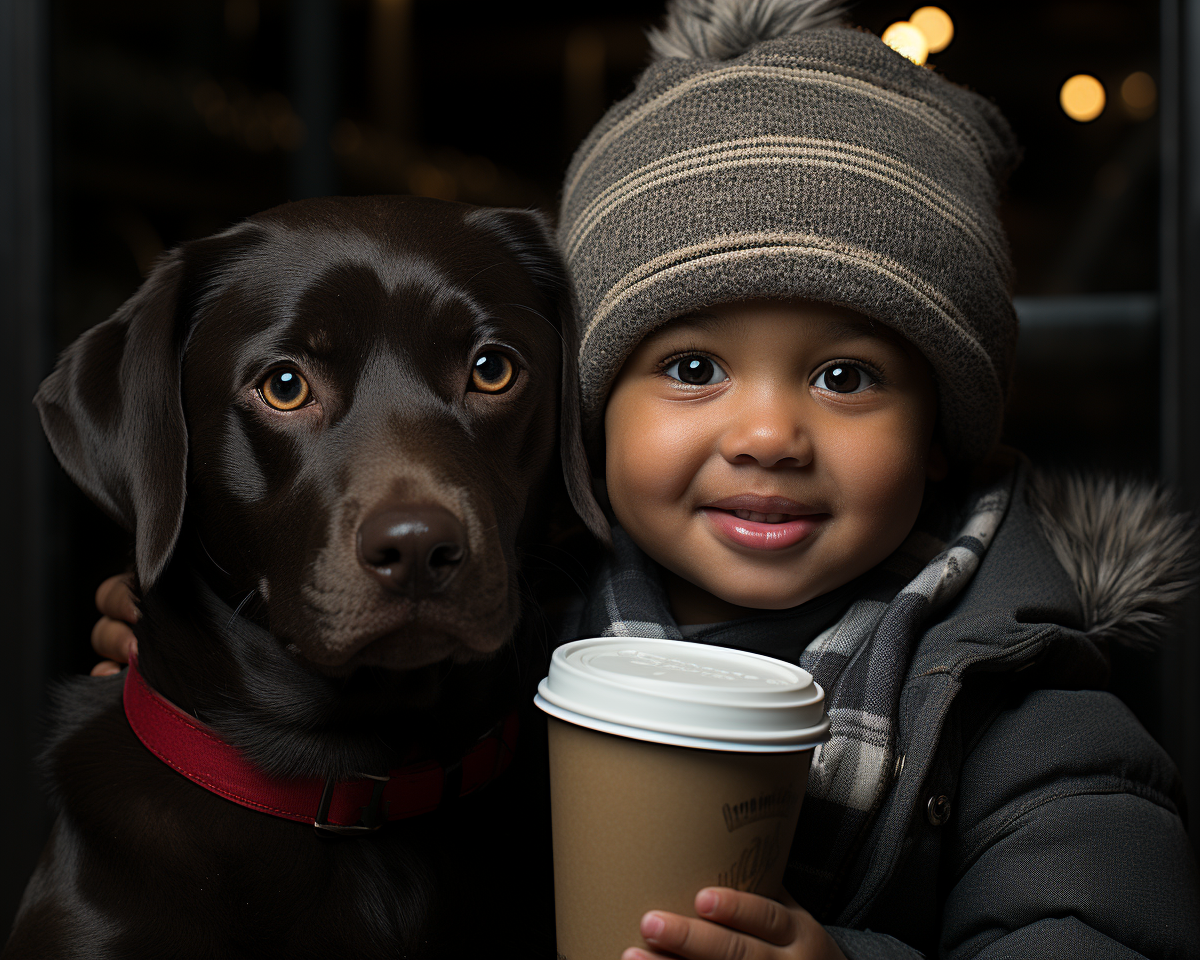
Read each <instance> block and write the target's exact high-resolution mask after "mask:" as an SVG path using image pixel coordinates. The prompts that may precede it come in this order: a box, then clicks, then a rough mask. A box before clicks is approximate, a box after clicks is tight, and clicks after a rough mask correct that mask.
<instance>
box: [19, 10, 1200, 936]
mask: <svg viewBox="0 0 1200 960" xmlns="http://www.w3.org/2000/svg"><path fill="white" fill-rule="evenodd" d="M919 5H920V4H919V3H917V2H910V3H892V2H873V0H863V2H861V3H859V4H857V5H856V6H855V8H854V18H855V19H856V20H857V21H858V22H859V23H860V24H862V25H863V26H864V27H866V28H868V29H870V30H872V31H873V32H875V33H881V32H882V31H883V29H884V28H885V27H886V26H887V25H888V24H889V23H891V22H893V21H895V20H903V19H906V18H907V16H908V15H909V14H910V13H911V12H912V10H913V9H914V8H915V7H916V6H919ZM941 6H942V7H943V8H944V9H945V10H947V12H949V13H950V15H951V16H952V17H953V18H954V21H955V25H956V36H955V38H954V40H953V42H952V43H951V44H950V46H949V47H948V48H947V49H946V50H945V51H943V52H941V53H938V54H935V55H933V56H932V57H931V58H930V64H931V67H932V68H933V69H937V70H938V71H940V72H942V73H943V74H944V75H945V76H947V77H949V78H950V79H951V80H954V81H956V82H958V83H961V84H965V85H967V86H969V87H972V88H974V89H976V90H978V91H980V92H982V93H984V94H986V95H987V96H990V97H992V98H993V99H994V100H995V101H996V102H997V103H998V104H999V105H1000V107H1001V108H1002V110H1003V111H1004V113H1005V114H1006V115H1007V116H1008V118H1009V120H1010V121H1011V123H1012V125H1013V126H1014V128H1015V129H1016V132H1017V134H1018V137H1019V138H1020V140H1021V141H1022V143H1023V144H1024V146H1025V158H1024V161H1023V163H1022V165H1021V167H1020V168H1019V169H1018V171H1017V172H1016V173H1015V175H1014V176H1013V178H1012V181H1011V184H1010V187H1009V191H1008V194H1007V196H1006V199H1005V204H1004V209H1003V216H1004V220H1005V222H1006V224H1007V227H1008V230H1009V235H1010V238H1011V241H1012V247H1013V254H1014V259H1015V263H1016V270H1017V286H1016V294H1017V296H1018V309H1019V312H1020V314H1021V316H1022V324H1023V329H1022V340H1021V348H1020V355H1019V362H1018V369H1017V374H1016V380H1015V384H1014V390H1013V395H1012V401H1011V404H1010V410H1009V418H1008V431H1007V439H1008V441H1009V442H1011V443H1012V444H1014V445H1015V446H1018V447H1020V448H1021V449H1023V450H1025V451H1026V452H1027V453H1029V454H1030V455H1031V456H1032V457H1033V458H1034V459H1035V460H1037V461H1038V462H1040V463H1043V464H1049V465H1056V466H1068V467H1101V468H1105V469H1109V470H1114V471H1117V472H1119V473H1122V474H1125V475H1134V476H1139V477H1146V478H1159V477H1162V478H1164V479H1166V480H1168V481H1170V482H1172V483H1174V484H1175V485H1176V486H1177V487H1178V488H1179V489H1180V491H1181V497H1182V499H1183V500H1184V502H1186V503H1193V502H1195V500H1196V497H1194V496H1193V494H1192V491H1193V489H1194V487H1195V484H1196V480H1197V474H1196V471H1195V470H1194V469H1193V468H1192V465H1191V461H1190V458H1191V457H1193V456H1194V453H1193V451H1192V448H1193V447H1194V446H1195V445H1194V443H1191V442H1188V441H1190V439H1191V436H1192V432H1193V431H1194V428H1195V426H1196V424H1197V419H1200V417H1198V415H1197V414H1198V411H1197V407H1196V404H1195V403H1194V397H1192V396H1191V395H1190V392H1189V391H1190V390H1191V389H1192V388H1191V387H1190V386H1189V383H1190V377H1188V376H1187V373H1188V371H1189V369H1190V367H1191V360H1192V359H1196V360H1198V361H1200V357H1194V354H1195V345H1194V344H1192V343H1191V341H1190V339H1189V338H1190V337H1192V336H1193V334H1192V333H1190V331H1192V330H1194V329H1196V323H1195V322H1193V321H1194V320H1195V318H1194V317H1192V314H1193V313H1194V312H1195V309H1194V308H1195V306H1196V300H1195V297H1194V296H1193V293H1192V291H1191V289H1190V286H1189V284H1190V283H1191V280H1190V271H1187V270H1183V269H1181V267H1180V265H1181V264H1188V263H1190V262H1194V261H1193V259H1191V251H1192V250H1193V249H1194V243H1195V234H1196V230H1195V229H1194V227H1195V223H1194V221H1195V219H1196V218H1195V217H1194V216H1189V215H1188V214H1187V212H1186V211H1188V210H1190V209H1191V206H1189V200H1190V198H1191V191H1192V190H1194V187H1193V180H1192V178H1191V177H1189V176H1188V164H1189V162H1190V161H1191V158H1192V152H1191V146H1192V140H1191V137H1192V134H1191V131H1192V122H1191V121H1190V120H1189V117H1190V112H1189V111H1192V110H1194V109H1195V106H1196V103H1197V100H1200V98H1193V97H1192V96H1191V94H1190V92H1189V91H1190V88H1189V84H1190V83H1192V82H1194V81H1193V79H1192V78H1191V77H1190V76H1189V75H1186V73H1185V71H1184V70H1182V68H1181V63H1183V62H1185V61H1184V59H1183V57H1184V53H1183V52H1184V51H1186V50H1189V49H1192V46H1194V45H1193V44H1192V43H1191V41H1190V40H1189V34H1188V30H1189V29H1192V28H1194V25H1195V23H1196V20H1195V18H1193V17H1192V15H1191V10H1192V5H1191V4H1190V3H1188V2H1186V0H1164V2H1163V5H1162V7H1161V9H1160V7H1159V5H1158V4H1155V3H1153V2H1146V0H1093V2H1076V0H1046V2H1036V3H1035V2H1019V0H1013V2H1009V3H1007V4H981V3H978V2H977V0H976V2H967V0H957V2H955V0H945V2H944V3H942V4H941ZM556 7H557V12H550V13H547V12H545V10H544V9H543V5H542V4H521V3H508V4H499V3H494V2H489V3H466V2H450V0H340V2H339V0H291V2H285V0H172V2H170V3H164V2H162V0H106V2H104V3H96V2H95V0H57V2H53V3H50V2H39V0H0V67H2V68H3V71H4V72H3V75H2V76H0V120H2V121H3V129H2V130H0V184H3V187H2V189H3V191H4V193H3V198H2V200H0V243H2V244H3V246H2V247H0V250H3V255H2V257H0V269H3V271H4V279H5V281H6V284H7V286H6V287H5V288H4V289H5V290H6V291H7V294H6V302H5V303H4V304H3V317H4V323H5V337H6V341H5V342H6V343H8V344H9V348H8V350H7V355H6V356H5V357H3V358H0V362H3V363H4V364H5V367H4V370H5V377H4V378H3V380H4V389H5V391H6V392H5V400H4V403H5V407H4V413H5V417H4V418H3V419H4V420H5V421H6V423H5V425H4V430H5V433H4V434H3V436H2V437H0V444H2V446H0V449H4V450H5V451H7V452H6V453H5V454H4V457H5V459H6V460H7V461H8V463H7V465H6V466H5V467H4V471H5V472H4V474H3V482H4V486H3V488H2V490H0V492H2V493H3V497H4V501H3V505H2V508H0V512H2V513H4V514H6V516H5V519H4V523H5V526H4V528H3V530H4V536H5V539H6V546H8V547H9V549H7V550H6V551H5V553H6V557H5V564H6V566H5V568H4V574H3V577H2V578H0V579H2V580H3V584H4V591H5V592H4V599H3V604H4V607H5V609H6V610H7V611H12V619H11V628H10V631H9V632H8V636H7V638H6V641H5V642H6V644H7V646H6V648H5V650H6V653H8V654H9V657H8V660H9V666H10V670H9V672H8V674H7V676H6V677H5V678H4V679H3V680H0V683H3V686H2V687H0V711H2V712H0V720H3V722H4V729H5V730H6V735H5V737H3V738H0V739H2V742H3V751H4V752H3V753H2V754H0V786H2V787H3V790H0V797H2V801H0V802H2V803H3V806H0V816H3V822H4V823H5V830H4V833H3V836H4V839H3V840H0V849H3V850H4V851H5V853H4V856H3V857H2V858H0V930H5V929H7V926H8V920H9V918H10V917H11V915H12V912H13V910H14V909H15V904H16V900H17V897H18V896H19V893H20V890H21V889H22V888H23V886H24V883H25V880H26V878H27V877H28V874H29V871H30V869H31V868H32V862H33V858H34V857H35V856H36V851H37V850H38V849H39V848H40V846H41V843H42V842H43V838H44V834H45V830H46V828H47V825H48V818H47V813H46V811H45V807H44V803H43V802H42V801H41V799H40V794H39V793H38V792H37V789H36V785H35V783H34V777H33V773H32V767H31V763H30V757H31V755H32V754H33V752H34V750H35V744H36V742H37V739H38V738H39V737H40V735H41V730H40V718H41V717H42V716H43V715H44V706H45V687H46V682H47V681H48V680H49V679H50V678H52V677H54V676H60V675H63V674H65V673H71V672H85V671H87V670H88V669H90V667H91V665H92V663H93V662H94V657H93V656H92V654H91V652H90V648H89V645H88V633H89V631H90V628H91V624H92V622H93V620H94V619H95V612H94V608H93V606H92V592H93V590H94V589H95V587H96V585H97V584H98V583H99V581H100V580H101V579H103V578H104V577H105V576H107V575H109V574H111V573H113V572H117V571H119V570H121V569H123V568H124V566H125V565H126V563H127V562H128V558H129V542H128V537H127V536H126V535H125V534H124V533H123V532H122V531H120V530H119V529H118V528H116V527H115V526H114V525H113V524H111V523H110V522H109V521H107V520H106V519H105V518H104V517H103V516H101V515H100V514H99V512H98V511H97V510H96V509H95V508H94V507H92V506H91V504H90V503H88V502H87V501H86V500H85V499H84V498H83V497H82V495H81V494H79V493H78V492H77V491H76V490H75V489H74V488H73V487H72V486H71V484H70V483H69V481H67V480H66V478H65V476H64V475H63V474H62V472H61V471H60V470H59V469H58V467H57V466H56V465H54V464H53V462H52V461H51V460H50V458H49V455H48V452H47V449H46V446H45V443H44V441H43V440H42V439H41V435H40V430H39V429H38V427H37V424H36V418H35V417H33V416H32V411H31V408H30V405H29V400H30V398H31V396H32V394H33V392H34V390H35V389H36V385H37V382H38V381H39V380H40V379H41V377H42V376H44V375H45V374H46V373H47V372H48V371H49V368H50V365H51V363H52V360H53V356H54V354H55V353H57V351H59V350H61V349H62V348H63V347H64V346H66V344H68V343H69V342H70V341H71V340H73V339H74V338H75V337H76V336H77V335H78V334H79V333H80V332H81V331H83V330H84V329H86V328H87V327H89V326H91V325H92V324H94V323H97V322H99V321H101V320H103V319H105V318H106V317H107V316H108V315H109V314H110V313H112V311H113V310H115V309H116V307H117V306H118V305H119V304H120V303H121V302H122V301H123V300H124V299H125V298H126V297H128V296H129V295H130V294H131V293H132V292H133V291H134V290H135V289H136V287H137V285H138V284H139V282H140V280H141V278H142V277H143V276H144V275H145V273H146V271H147V270H148V268H149V267H150V265H151V264H152V263H153V262H154V259H155V257H156V256H158V254H160V253H161V252H162V251H163V250H164V249H167V248H169V247H171V246H172V245H174V244H176V243H179V242H180V241H183V240H187V239H190V238H194V237H198V236H203V235H206V234H209V233H212V232H214V231H217V230H220V229H222V228H223V227H225V226H228V225H229V224H231V223H234V222H236V221H237V220H239V219H241V218H242V217H245V216H247V215H249V214H251V213H254V212H256V211H259V210H262V209H264V208H267V207H270V206H273V205H275V204H278V203H282V202H285V201H287V200H289V199H297V198H300V197H304V196H313V195H322V194H333V193H346V194H370V193H396V192H399V193H416V194H423V195H429V196H438V197H445V198H451V199H459V200H466V201H470V202H474V203H481V204H495V205H504V206H537V207H541V208H543V209H547V210H553V209H554V208H555V205H556V198H557V190H558V182H559V179H560V177H561V175H562V173H563V171H564V169H565V167H566V164H567V161H568V160H569V158H570V155H571V152H572V150H573V149H574V147H575V145H576V144H577V143H578V142H579V140H580V139H581V138H582V136H583V135H584V134H585V133H586V132H587V130H588V129H589V127H590V126H591V125H592V124H593V123H594V122H595V120H597V119H598V118H599V116H600V115H601V113H602V112H603V110H604V109H605V107H606V105H607V104H608V103H610V102H611V101H612V100H613V99H615V98H617V97H619V96H621V95H623V94H624V93H626V92H628V91H629V90H630V89H631V88H632V83H633V79H634V77H635V76H636V74H637V73H638V71H639V70H640V68H641V67H642V66H643V65H644V63H645V61H646V54H647V45H646V42H645V37H644V32H645V29H646V27H647V26H649V25H650V24H651V23H652V22H653V20H654V18H655V17H656V16H657V15H658V14H659V12H660V10H661V2H660V0H654V2H639V0H611V2H605V3H601V2H594V0H576V2H573V3H571V4H558V5H556ZM1196 45H1200V44H1196ZM1134 71H1144V72H1146V73H1148V74H1150V76H1151V77H1153V78H1154V80H1155V81H1156V83H1157V85H1158V93H1159V99H1158V103H1157V104H1156V105H1154V106H1153V107H1151V108H1149V109H1142V110H1133V109H1130V108H1129V107H1128V106H1127V105H1125V104H1124V103H1123V102H1122V100H1121V97H1120V95H1119V89H1120V86H1121V84H1122V82H1123V81H1124V79H1125V78H1126V77H1128V75H1129V74H1131V73H1133V72H1134ZM1080 72H1086V73H1090V74H1092V75H1094V76H1096V77H1097V78H1098V79H1100V80H1101V81H1102V82H1103V84H1104V85H1105V88H1106V90H1107V93H1108V106H1107V108H1106V110H1105V112H1104V113H1103V114H1102V115H1101V116H1100V117H1099V118H1098V119H1097V120H1095V121H1093V122H1091V123H1086V124H1084V123H1079V122H1076V121H1074V120H1071V119H1069V118H1068V117H1067V116H1066V115H1065V114H1064V113H1063V111H1062V110H1061V109H1060V107H1059V104H1058V91H1059V88H1060V86H1061V85H1062V83H1063V81H1064V80H1066V79H1067V77H1069V76H1071V75H1073V74H1075V73H1080ZM1192 206H1194V204H1193V205H1192ZM1181 210H1182V211H1184V212H1183V213H1180V211H1181ZM1189 318H1191V319H1189ZM1189 350H1190V351H1191V352H1189ZM1189 618H1190V619H1189ZM1180 624H1181V626H1180V629H1179V635H1180V636H1179V638H1178V639H1177V640H1176V641H1175V642H1173V643H1172V644H1171V645H1170V646H1168V647H1167V648H1165V650H1164V651H1161V652H1157V653H1145V652H1140V653H1135V652H1127V651H1119V652H1118V653H1117V654H1116V670H1115V672H1114V689H1115V690H1116V692H1117V693H1118V694H1119V695H1120V696H1122V697H1123V698H1124V699H1125V700H1126V702H1128V703H1129V704H1130V705H1131V706H1132V707H1133V709H1134V710H1135V711H1136V712H1137V713H1138V714H1139V716H1140V717H1141V718H1142V720H1143V722H1144V723H1145V724H1146V725H1147V726H1148V727H1149V728H1150V730H1151V731H1152V732H1153V733H1155V735H1156V736H1158V737H1159V738H1160V739H1161V740H1163V742H1164V743H1165V744H1166V745H1167V746H1168V749H1170V750H1171V752H1172V753H1173V755H1174V756H1175V757H1176V759H1177V762H1179V763H1180V765H1181V767H1182V768H1183V770H1184V773H1185V777H1186V778H1187V779H1188V782H1189V785H1190V787H1191V790H1192V793H1193V794H1194V795H1195V794H1197V793H1198V792H1200V782H1198V780H1197V773H1198V771H1200V760H1198V758H1197V735H1196V731H1197V727H1198V717H1197V713H1196V708H1195V705H1194V702H1193V701H1194V698H1192V697H1191V696H1190V693H1191V690H1192V689H1194V684H1195V682H1196V681H1197V680H1200V669H1197V663H1198V662H1200V661H1198V658H1197V655H1196V652H1195V650H1194V649H1193V648H1194V647H1195V641H1196V639H1197V637H1196V636H1195V634H1196V629H1195V618H1194V616H1193V615H1192V614H1191V613H1190V612H1189V613H1187V614H1185V615H1184V616H1183V617H1181V620H1180Z"/></svg>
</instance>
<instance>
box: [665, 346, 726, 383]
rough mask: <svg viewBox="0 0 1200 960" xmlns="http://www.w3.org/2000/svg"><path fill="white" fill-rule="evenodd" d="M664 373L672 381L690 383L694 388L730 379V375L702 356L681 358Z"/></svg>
mask: <svg viewBox="0 0 1200 960" xmlns="http://www.w3.org/2000/svg"><path fill="white" fill-rule="evenodd" d="M663 373H665V374H666V375H667V376H668V377H670V378H671V379H672V380H678V381H679V382H680V383H690V384H692V385H694V386H708V385H709V384H713V383H720V382H721V381H722V380H728V379H729V374H727V373H726V372H725V371H724V370H722V369H721V367H720V366H719V365H718V364H717V363H715V362H714V361H712V360H711V359H709V358H708V357H706V356H703V355H702V354H690V355H689V356H686V357H680V358H679V359H678V360H672V361H671V362H670V363H669V364H667V366H666V367H664V368H663Z"/></svg>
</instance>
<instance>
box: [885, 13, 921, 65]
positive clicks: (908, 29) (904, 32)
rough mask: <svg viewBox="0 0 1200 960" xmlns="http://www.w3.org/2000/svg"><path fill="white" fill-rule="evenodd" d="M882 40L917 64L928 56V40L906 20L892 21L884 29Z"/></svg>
mask: <svg viewBox="0 0 1200 960" xmlns="http://www.w3.org/2000/svg"><path fill="white" fill-rule="evenodd" d="M883 42H884V43H886V44H887V45H888V46H889V47H891V48H892V49H893V50H895V51H896V52H897V53H898V54H900V55H901V56H902V57H908V59H909V60H911V61H912V62H913V63H915V64H917V66H920V65H921V64H923V63H924V62H925V61H926V60H927V59H928V58H929V41H927V40H926V39H925V34H923V33H922V32H921V31H920V30H918V29H917V28H916V27H914V26H913V25H912V24H911V23H909V22H908V21H907V20H900V21H899V22H897V23H893V24H892V25H891V26H890V27H888V28H887V29H886V30H884V31H883Z"/></svg>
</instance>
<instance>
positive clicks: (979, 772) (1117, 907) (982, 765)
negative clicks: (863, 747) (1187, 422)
mask: <svg viewBox="0 0 1200 960" xmlns="http://www.w3.org/2000/svg"><path fill="white" fill-rule="evenodd" d="M1021 472H1022V474H1023V475H1022V476H1021V477H1020V478H1019V480H1018V485H1017V489H1016V491H1015V496H1014V499H1013V502H1012V504H1011V505H1010V507H1009V512H1008V514H1007V516H1006V517H1005V519H1004V521H1003V524H1002V526H1001V528H1000V530H999V531H998V532H997V535H996V539H995V541H994V542H993V544H992V546H991V548H990V549H989V550H988V552H987V554H986V556H985V558H984V560H983V562H982V564H981V566H980V568H979V570H978V572H977V573H976V575H975V577H974V579H973V580H972V582H971V583H970V585H969V587H968V588H967V589H966V590H965V591H964V592H963V594H962V596H961V597H959V598H958V601H957V603H955V604H954V606H953V607H952V608H951V609H950V611H949V613H948V614H947V615H946V616H944V617H942V618H941V619H940V621H939V622H937V623H936V624H934V625H932V626H931V627H930V628H929V629H928V630H927V631H926V633H925V635H924V637H923V638H922V640H921V642H920V644H919V645H918V647H917V649H916V651H915V654H914V656H913V659H912V662H911V665H910V667H909V670H908V674H907V678H906V681H905V684H904V688H903V693H902V695H901V699H900V708H899V726H898V738H899V754H900V759H899V760H898V762H897V765H896V768H897V769H896V775H895V782H894V785H893V786H892V789H891V790H890V792H889V794H888V796H887V799H886V800H885V802H884V804H883V806H882V808H881V809H880V811H879V814H878V817H877V819H876V820H875V823H874V826H873V828H872V833H871V835H870V836H869V838H868V839H867V841H866V842H865V843H864V844H863V845H862V847H861V848H860V850H859V852H858V854H857V856H856V860H855V864H854V868H853V869H852V871H851V872H850V875H849V877H848V879H847V881H846V882H845V883H844V884H843V885H842V886H843V888H844V889H843V891H842V892H841V893H840V894H839V897H838V901H837V902H838V906H837V908H836V910H835V912H836V916H835V917H830V918H827V919H828V921H829V923H830V932H831V933H832V934H833V936H834V938H835V939H836V940H837V941H838V942H839V944H840V945H841V947H842V949H843V951H844V952H845V953H846V955H847V956H848V957H849V958H850V960H869V958H911V957H916V956H919V955H921V954H924V955H926V956H930V957H933V956H941V957H950V958H960V957H961V958H965V957H983V958H1000V957H1082V958H1087V960H1102V958H1118V957H1120V958H1127V957H1135V956H1138V955H1144V956H1147V957H1153V958H1157V957H1192V958H1197V957H1200V885H1198V881H1197V870H1196V863H1195V860H1194V858H1193V855H1192V852H1191V847H1190V845H1189V843H1188V838H1187V835H1186V833H1185V829H1184V823H1183V820H1182V816H1183V814H1184V809H1183V795H1182V790H1181V786H1180V780H1179V776H1178V773H1177V772H1176V770H1175V767H1174V765H1173V764H1172V763H1171V761H1170V759H1169V758H1168V757H1167V755H1166V754H1165V753H1164V752H1163V750H1162V748H1161V747H1159V746H1158V744H1157V743H1155V742H1154V740H1153V739H1151V737H1150V736H1149V735H1148V734H1147V733H1146V731H1145V730H1143V729H1142V727H1141V725H1140V724H1139V723H1138V721H1137V720H1136V719H1135V718H1134V716H1133V714H1132V713H1131V712H1130V711H1129V710H1128V709H1127V708H1126V707H1125V706H1124V705H1123V704H1122V703H1121V702H1120V701H1119V700H1118V699H1117V698H1116V697H1114V696H1113V695H1111V694H1108V693H1105V692H1102V690H1101V688H1102V687H1103V686H1104V685H1105V683H1106V680H1107V673H1108V666H1107V658H1106V656H1105V647H1106V645H1107V644H1110V643H1113V642H1122V641H1129V640H1133V641H1140V640H1144V639H1146V638H1147V635H1148V634H1150V633H1153V632H1154V631H1155V630H1156V629H1157V628H1161V627H1162V626H1163V625H1164V623H1165V617H1164V610H1165V609H1166V606H1167V605H1168V604H1169V603H1170V602H1171V601H1174V600H1177V599H1178V598H1179V597H1180V595H1181V594H1182V593H1183V592H1184V591H1185V590H1186V588H1187V581H1188V579H1189V576H1190V565H1189V562H1188V558H1187V556H1186V547H1187V536H1186V534H1185V532H1184V531H1183V523H1182V521H1181V520H1180V519H1179V518H1178V517H1177V516H1175V515H1173V514H1172V513H1171V512H1170V510H1169V509H1168V508H1167V506H1166V504H1165V501H1164V499H1163V498H1162V497H1161V495H1159V494H1156V493H1155V492H1153V491H1150V490H1147V489H1144V488H1122V487H1119V486H1117V485H1115V484H1113V483H1103V482H1087V481H1082V480H1078V479H1076V480H1065V479H1058V480H1047V479H1045V478H1039V477H1037V476H1034V475H1030V474H1029V473H1028V472H1027V470H1025V469H1024V468H1023V469H1022V471H1021ZM1188 640H1189V641H1195V640H1196V638H1188Z"/></svg>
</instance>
